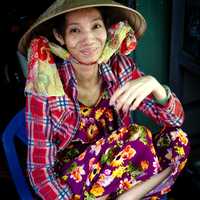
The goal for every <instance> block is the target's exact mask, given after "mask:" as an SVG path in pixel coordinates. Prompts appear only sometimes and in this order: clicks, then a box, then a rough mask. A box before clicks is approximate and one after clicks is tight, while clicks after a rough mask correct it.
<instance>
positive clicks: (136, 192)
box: [117, 167, 171, 200]
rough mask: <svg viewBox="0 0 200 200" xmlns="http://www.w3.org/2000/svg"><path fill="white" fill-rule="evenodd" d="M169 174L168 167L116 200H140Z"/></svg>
mask: <svg viewBox="0 0 200 200" xmlns="http://www.w3.org/2000/svg"><path fill="white" fill-rule="evenodd" d="M170 172H171V168H170V167H168V168H166V169H165V170H163V171H162V172H160V173H159V174H156V175H154V176H152V177H151V178H150V179H148V180H146V181H144V182H142V183H139V184H137V185H135V186H134V187H133V188H131V189H130V190H128V191H127V192H125V193H123V194H121V195H120V196H119V197H118V198H117V200H139V199H142V198H143V197H144V196H145V195H146V194H147V193H148V192H150V191H151V190H152V189H153V188H154V187H155V186H156V185H158V184H159V183H161V182H162V181H163V180H164V179H165V178H166V177H167V176H168V175H169V174H170Z"/></svg>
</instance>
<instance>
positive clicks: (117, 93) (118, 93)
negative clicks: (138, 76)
mask: <svg viewBox="0 0 200 200" xmlns="http://www.w3.org/2000/svg"><path fill="white" fill-rule="evenodd" d="M128 87H129V83H126V84H125V85H124V86H122V87H121V88H118V89H117V90H116V91H115V92H114V94H113V95H112V96H111V98H110V102H109V104H110V105H114V104H115V102H116V101H117V99H118V98H119V96H121V95H122V94H123V93H124V91H125V90H127V88H128Z"/></svg>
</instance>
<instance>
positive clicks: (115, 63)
mask: <svg viewBox="0 0 200 200" xmlns="http://www.w3.org/2000/svg"><path fill="white" fill-rule="evenodd" d="M110 65H111V66H112V68H113V70H115V69H119V68H122V69H123V68H130V67H131V68H133V69H134V68H135V63H134V61H133V59H132V58H131V57H128V56H126V55H120V54H115V55H113V56H112V57H111V59H110Z"/></svg>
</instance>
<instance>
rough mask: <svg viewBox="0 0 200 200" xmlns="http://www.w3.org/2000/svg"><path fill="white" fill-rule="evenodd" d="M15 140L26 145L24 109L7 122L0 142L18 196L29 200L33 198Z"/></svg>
mask: <svg viewBox="0 0 200 200" xmlns="http://www.w3.org/2000/svg"><path fill="white" fill-rule="evenodd" d="M16 138H18V139H20V141H22V142H23V143H24V144H25V145H27V133H26V128H25V109H22V110H20V111H19V112H18V113H17V114H16V115H15V116H14V117H13V119H12V120H11V121H10V122H9V124H8V125H7V127H6V128H5V130H4V132H3V134H2V142H3V148H4V151H5V156H6V159H7V163H8V168H9V171H10V175H11V178H12V180H13V182H14V185H15V188H16V191H17V193H18V195H19V197H20V199H22V200H31V199H34V198H33V195H32V193H31V190H30V186H29V185H28V182H27V180H26V178H25V174H24V173H23V170H22V167H21V166H20V162H19V157H18V155H17V151H16V147H15V139H16Z"/></svg>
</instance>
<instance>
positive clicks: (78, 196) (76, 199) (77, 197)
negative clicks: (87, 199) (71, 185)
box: [72, 194, 81, 200]
mask: <svg viewBox="0 0 200 200" xmlns="http://www.w3.org/2000/svg"><path fill="white" fill-rule="evenodd" d="M79 199H81V196H80V195H78V194H75V195H74V196H73V197H72V200H79Z"/></svg>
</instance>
